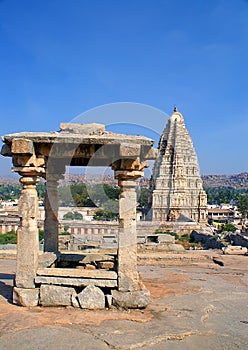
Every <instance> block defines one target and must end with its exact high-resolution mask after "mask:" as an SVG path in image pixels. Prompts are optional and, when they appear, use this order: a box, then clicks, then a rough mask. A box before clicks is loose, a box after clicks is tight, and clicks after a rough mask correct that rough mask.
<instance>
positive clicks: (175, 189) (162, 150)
mask: <svg viewBox="0 0 248 350" xmlns="http://www.w3.org/2000/svg"><path fill="white" fill-rule="evenodd" d="M150 190H151V193H152V195H151V197H150V205H151V209H152V211H151V212H152V220H153V221H160V222H164V221H195V222H199V223H207V195H206V193H205V191H204V190H203V186H202V180H201V177H200V174H199V166H198V161H197V157H196V153H195V150H194V146H193V143H192V140H191V137H190V135H189V133H188V131H187V129H186V127H185V124H184V119H183V116H182V114H181V113H179V112H178V111H177V109H176V108H175V109H174V113H173V114H172V115H171V117H170V118H169V120H168V123H167V125H166V127H165V129H164V131H163V133H162V135H161V137H160V141H159V155H158V157H157V159H156V161H155V164H154V168H153V174H152V178H151V181H150Z"/></svg>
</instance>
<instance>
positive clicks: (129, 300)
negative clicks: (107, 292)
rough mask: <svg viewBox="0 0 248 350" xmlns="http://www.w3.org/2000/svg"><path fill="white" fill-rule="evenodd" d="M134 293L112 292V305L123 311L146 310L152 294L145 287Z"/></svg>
mask: <svg viewBox="0 0 248 350" xmlns="http://www.w3.org/2000/svg"><path fill="white" fill-rule="evenodd" d="M142 287H143V288H142V290H137V291H134V292H119V291H118V290H112V291H111V294H112V305H113V306H116V307H119V308H123V309H144V308H146V307H147V305H148V303H149V301H150V292H149V290H148V289H146V288H145V287H144V286H142Z"/></svg>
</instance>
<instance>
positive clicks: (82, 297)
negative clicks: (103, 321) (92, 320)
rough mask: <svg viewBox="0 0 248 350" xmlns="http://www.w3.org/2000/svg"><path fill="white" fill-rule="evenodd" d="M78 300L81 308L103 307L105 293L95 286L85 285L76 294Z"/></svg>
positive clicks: (94, 308)
mask: <svg viewBox="0 0 248 350" xmlns="http://www.w3.org/2000/svg"><path fill="white" fill-rule="evenodd" d="M78 300H79V304H80V307H81V308H82V309H90V310H96V309H104V308H105V295H104V293H103V291H102V290H101V289H100V288H98V287H95V286H87V287H86V288H84V290H83V291H82V292H81V293H79V294H78Z"/></svg>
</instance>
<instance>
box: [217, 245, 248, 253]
mask: <svg viewBox="0 0 248 350" xmlns="http://www.w3.org/2000/svg"><path fill="white" fill-rule="evenodd" d="M247 251H248V250H247V248H246V247H241V246H234V245H229V246H228V247H225V248H223V253H224V254H227V255H244V254H246V253H247Z"/></svg>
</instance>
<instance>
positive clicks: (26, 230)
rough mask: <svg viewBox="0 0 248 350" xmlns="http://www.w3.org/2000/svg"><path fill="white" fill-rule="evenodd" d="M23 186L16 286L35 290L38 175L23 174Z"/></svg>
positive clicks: (37, 239) (20, 203)
mask: <svg viewBox="0 0 248 350" xmlns="http://www.w3.org/2000/svg"><path fill="white" fill-rule="evenodd" d="M20 174H21V175H22V176H23V177H22V178H21V179H20V182H21V183H22V185H23V188H22V191H21V195H20V199H19V216H20V218H21V228H20V229H19V230H18V233H17V239H18V244H17V261H16V279H15V285H16V286H17V287H20V288H35V283H34V279H35V276H36V270H37V268H38V252H39V238H38V227H37V215H38V196H37V191H36V183H37V182H38V181H39V179H38V178H37V175H38V174H37V173H36V174H35V173H32V174H31V173H30V174H28V175H27V174H22V173H20Z"/></svg>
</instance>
